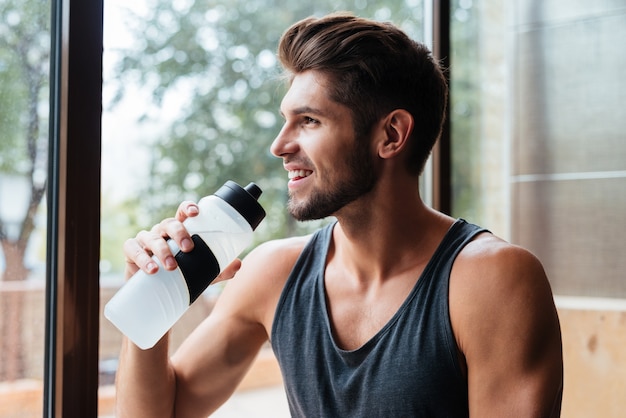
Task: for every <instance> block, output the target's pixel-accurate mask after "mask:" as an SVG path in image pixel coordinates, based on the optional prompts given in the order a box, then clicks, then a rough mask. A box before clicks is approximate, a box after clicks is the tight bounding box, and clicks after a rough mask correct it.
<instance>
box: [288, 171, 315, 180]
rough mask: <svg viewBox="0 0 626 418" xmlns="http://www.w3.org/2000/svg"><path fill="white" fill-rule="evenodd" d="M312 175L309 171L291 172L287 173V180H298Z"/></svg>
mask: <svg viewBox="0 0 626 418" xmlns="http://www.w3.org/2000/svg"><path fill="white" fill-rule="evenodd" d="M311 174H313V172H312V171H311V170H291V171H289V180H298V179H303V178H305V177H308V176H310V175H311Z"/></svg>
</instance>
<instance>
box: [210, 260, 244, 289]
mask: <svg viewBox="0 0 626 418" xmlns="http://www.w3.org/2000/svg"><path fill="white" fill-rule="evenodd" d="M240 268H241V260H240V259H238V258H236V259H235V260H233V261H232V262H231V263H230V264H229V265H227V266H226V267H225V268H224V270H222V272H221V273H220V274H219V275H218V276H217V277H216V278H215V280H213V282H212V283H218V282H221V281H224V280H229V279H232V278H233V277H235V274H236V273H237V272H238V271H239V269H240Z"/></svg>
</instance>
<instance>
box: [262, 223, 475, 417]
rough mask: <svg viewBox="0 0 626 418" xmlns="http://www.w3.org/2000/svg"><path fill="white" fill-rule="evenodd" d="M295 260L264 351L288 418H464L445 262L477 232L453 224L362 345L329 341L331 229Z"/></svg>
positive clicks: (464, 392) (448, 267) (463, 394)
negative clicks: (269, 351)
mask: <svg viewBox="0 0 626 418" xmlns="http://www.w3.org/2000/svg"><path fill="white" fill-rule="evenodd" d="M333 226H334V225H329V226H327V227H325V228H323V229H321V230H319V231H318V232H317V233H316V234H315V235H314V236H313V237H312V238H311V240H310V242H309V243H308V244H307V245H306V246H305V248H304V249H303V251H302V254H301V255H300V257H299V259H298V260H297V262H296V264H295V266H294V268H293V270H292V272H291V274H290V276H289V278H288V279H287V282H286V284H285V288H284V289H283V293H282V295H281V297H280V300H279V302H278V306H277V309H276V315H275V319H274V324H273V326H272V335H271V344H272V348H273V350H274V353H275V355H276V357H277V359H278V362H279V364H280V367H281V370H282V374H283V379H284V384H285V388H286V392H287V399H288V402H289V408H290V411H291V415H292V416H294V417H316V418H317V417H323V418H331V417H341V418H345V417H429V418H431V417H467V416H468V415H469V412H468V399H467V381H466V379H465V378H464V377H463V373H462V371H461V369H460V367H459V363H458V358H457V345H456V341H455V337H454V335H453V333H452V328H451V325H450V316H449V312H448V283H449V277H450V270H451V269H452V263H453V262H454V259H455V258H456V256H457V254H458V253H459V252H460V251H461V249H462V248H463V247H464V246H465V245H466V244H467V243H468V242H469V241H471V240H472V238H473V237H475V236H476V235H477V234H478V233H480V232H484V231H485V230H484V229H481V228H479V227H477V226H476V225H472V224H468V223H467V222H465V221H464V220H462V219H459V220H457V221H456V222H455V223H454V225H453V226H452V227H451V228H450V230H449V231H448V232H447V234H446V235H445V237H444V239H443V240H442V242H441V243H440V244H439V247H438V248H437V250H436V251H435V253H434V255H433V257H432V259H431V260H430V261H429V262H428V264H427V266H426V268H425V269H424V272H423V273H422V275H421V276H420V278H419V280H418V281H417V283H416V285H415V287H414V288H413V290H412V291H411V293H410V294H409V296H408V297H407V299H406V300H405V301H404V303H403V304H402V306H401V307H400V308H399V309H398V311H397V312H396V313H395V315H394V316H393V317H392V318H391V319H390V320H389V322H388V323H387V324H386V325H385V326H384V327H383V328H382V329H381V330H380V331H379V332H378V333H377V334H376V335H375V336H374V337H372V339H371V340H369V341H368V342H367V343H365V344H364V345H363V346H362V347H360V348H358V349H356V350H353V351H346V350H342V349H341V348H339V347H338V346H337V345H336V344H335V342H334V339H333V336H332V331H331V326H330V320H329V318H328V315H327V309H326V298H325V291H324V270H325V264H326V255H327V252H328V247H329V243H330V239H331V236H332V228H333Z"/></svg>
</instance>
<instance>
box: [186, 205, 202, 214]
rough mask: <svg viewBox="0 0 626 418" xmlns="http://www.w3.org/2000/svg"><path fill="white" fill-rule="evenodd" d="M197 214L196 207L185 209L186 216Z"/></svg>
mask: <svg viewBox="0 0 626 418" xmlns="http://www.w3.org/2000/svg"><path fill="white" fill-rule="evenodd" d="M198 213H199V212H198V207H197V206H189V207H188V208H187V214H188V215H191V214H193V215H197V214H198Z"/></svg>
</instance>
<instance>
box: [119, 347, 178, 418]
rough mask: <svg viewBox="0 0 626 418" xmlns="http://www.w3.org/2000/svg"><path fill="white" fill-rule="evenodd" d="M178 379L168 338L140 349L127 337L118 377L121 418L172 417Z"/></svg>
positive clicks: (121, 355)
mask: <svg viewBox="0 0 626 418" xmlns="http://www.w3.org/2000/svg"><path fill="white" fill-rule="evenodd" d="M175 394H176V376H175V374H174V370H173V368H172V367H171V365H170V362H169V351H168V336H167V335H166V336H165V337H163V339H162V340H161V341H159V342H158V343H157V344H156V345H155V346H154V347H153V348H151V349H149V350H141V349H140V348H138V347H137V346H135V345H134V344H133V343H132V342H131V341H130V340H128V339H127V338H124V342H123V344H122V350H121V353H120V363H119V367H118V372H117V377H116V398H117V399H116V410H117V415H116V416H117V417H118V418H125V417H132V418H138V417H151V418H154V417H168V418H170V417H172V416H173V410H174V400H175Z"/></svg>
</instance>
